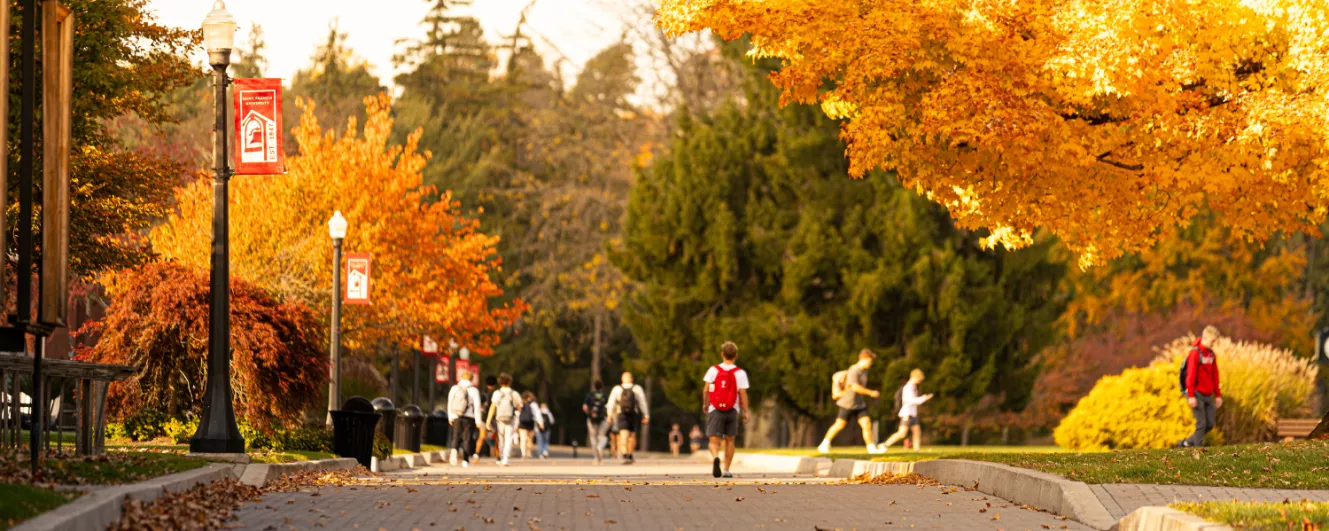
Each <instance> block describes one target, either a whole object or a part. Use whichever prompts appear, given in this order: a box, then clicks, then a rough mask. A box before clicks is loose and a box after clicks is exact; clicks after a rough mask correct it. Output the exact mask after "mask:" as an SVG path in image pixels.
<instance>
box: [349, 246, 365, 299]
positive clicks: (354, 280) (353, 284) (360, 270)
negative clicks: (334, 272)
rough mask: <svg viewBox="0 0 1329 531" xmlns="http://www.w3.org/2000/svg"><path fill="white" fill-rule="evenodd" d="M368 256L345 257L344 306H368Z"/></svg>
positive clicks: (351, 255) (359, 254) (350, 254)
mask: <svg viewBox="0 0 1329 531" xmlns="http://www.w3.org/2000/svg"><path fill="white" fill-rule="evenodd" d="M369 256H370V255H369V253H347V255H346V304H369Z"/></svg>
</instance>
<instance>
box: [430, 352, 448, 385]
mask: <svg viewBox="0 0 1329 531" xmlns="http://www.w3.org/2000/svg"><path fill="white" fill-rule="evenodd" d="M434 383H441V384H447V383H452V356H439V357H438V363H435V364H434Z"/></svg>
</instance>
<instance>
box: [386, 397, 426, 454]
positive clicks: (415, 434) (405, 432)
mask: <svg viewBox="0 0 1329 531" xmlns="http://www.w3.org/2000/svg"><path fill="white" fill-rule="evenodd" d="M424 427H425V413H424V412H423V411H420V406H417V405H415V404H411V405H408V406H406V407H404V408H401V411H400V412H398V413H397V428H396V429H397V437H396V438H394V439H392V446H393V447H394V448H401V449H402V450H409V451H412V452H419V451H420V440H421V439H423V438H424Z"/></svg>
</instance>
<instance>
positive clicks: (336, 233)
mask: <svg viewBox="0 0 1329 531" xmlns="http://www.w3.org/2000/svg"><path fill="white" fill-rule="evenodd" d="M346 226H347V223H346V218H344V217H342V215H341V211H340V210H338V211H336V212H333V213H332V218H331V219H329V220H328V236H331V237H332V327H331V328H332V332H331V336H332V337H330V338H328V348H329V350H331V352H330V353H329V357H331V358H332V359H331V362H332V363H331V366H332V367H331V368H332V379H331V380H329V381H328V426H331V425H332V411H333V410H335V409H337V404H339V403H340V402H341V242H342V240H344V239H346Z"/></svg>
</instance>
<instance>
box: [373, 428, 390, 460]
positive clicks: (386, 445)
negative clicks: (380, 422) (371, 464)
mask: <svg viewBox="0 0 1329 531" xmlns="http://www.w3.org/2000/svg"><path fill="white" fill-rule="evenodd" d="M374 457H377V458H379V460H383V459H387V458H389V457H392V441H389V440H388V438H387V437H384V436H383V433H381V432H378V431H375V432H374Z"/></svg>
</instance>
